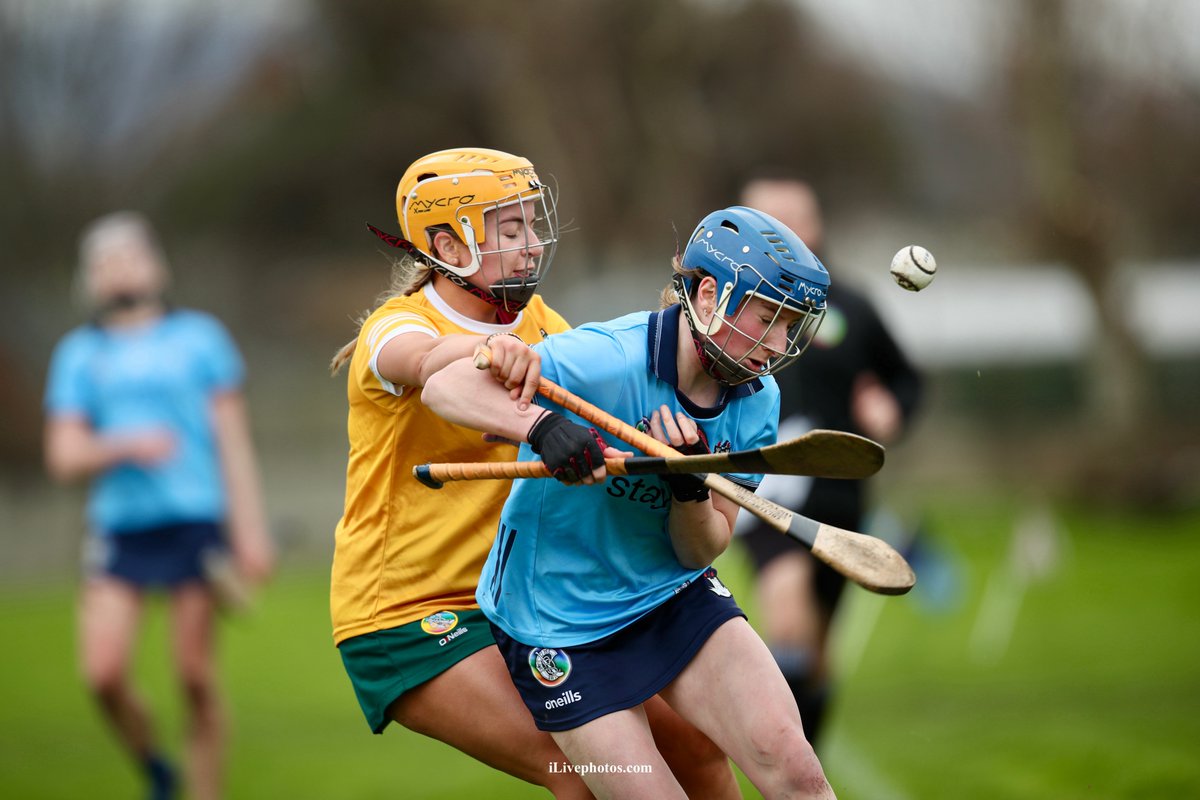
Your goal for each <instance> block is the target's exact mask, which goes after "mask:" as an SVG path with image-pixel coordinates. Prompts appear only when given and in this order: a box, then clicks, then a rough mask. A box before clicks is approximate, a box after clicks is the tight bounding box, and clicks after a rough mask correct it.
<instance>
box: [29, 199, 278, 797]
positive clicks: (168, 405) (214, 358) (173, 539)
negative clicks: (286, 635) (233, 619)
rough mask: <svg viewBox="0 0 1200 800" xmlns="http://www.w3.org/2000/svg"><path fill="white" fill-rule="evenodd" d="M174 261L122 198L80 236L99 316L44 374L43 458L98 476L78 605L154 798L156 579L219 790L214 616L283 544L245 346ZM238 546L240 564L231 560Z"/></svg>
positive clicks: (88, 294)
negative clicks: (119, 206)
mask: <svg viewBox="0 0 1200 800" xmlns="http://www.w3.org/2000/svg"><path fill="white" fill-rule="evenodd" d="M167 282H168V271H167V265H166V261H165V259H164V257H163V254H162V252H161V250H160V249H159V247H158V245H157V243H156V241H155V237H154V234H153V232H152V230H151V228H150V226H149V224H148V223H147V221H146V220H145V219H143V218H142V217H141V216H139V215H137V214H134V213H131V212H119V213H115V214H110V215H108V216H105V217H102V218H101V219H99V220H97V221H95V222H94V223H93V224H92V225H91V226H90V227H89V228H88V229H87V230H86V231H85V232H84V234H83V237H82V240H81V243H80V271H79V288H80V290H81V293H82V295H83V299H84V300H85V301H86V303H87V305H88V308H89V311H90V312H91V313H92V314H93V318H92V320H91V321H90V322H88V323H86V324H84V325H82V326H80V327H78V328H76V329H75V330H73V331H71V332H70V333H68V334H67V335H66V336H65V337H63V339H62V340H61V341H60V342H59V344H58V346H57V347H56V349H55V352H54V357H53V359H52V361H51V365H50V374H49V379H48V385H47V388H46V398H45V409H46V439H45V446H46V453H45V455H46V466H47V468H48V470H49V472H50V474H51V476H52V477H54V478H55V479H57V480H60V481H63V482H66V481H72V480H76V479H90V481H91V487H90V494H89V500H88V507H87V521H88V526H89V528H90V535H89V536H88V540H87V544H88V548H87V557H86V559H85V562H86V563H85V580H84V585H83V591H82V599H81V603H80V606H79V637H80V641H79V644H80V660H81V667H82V673H83V678H84V681H85V682H86V684H87V687H88V688H89V689H90V690H91V692H92V694H93V695H94V696H95V698H96V701H97V703H98V704H99V706H100V709H101V710H102V712H103V714H104V716H105V717H106V718H107V721H108V722H109V723H110V724H111V725H112V728H113V730H114V732H115V733H116V735H117V738H118V739H119V740H120V743H121V745H122V746H123V747H124V748H125V749H126V750H127V751H128V752H129V754H130V755H131V756H132V757H133V758H134V759H135V760H136V761H137V763H138V764H139V765H140V767H141V769H142V770H143V771H144V773H145V777H146V780H147V783H148V785H149V787H150V791H149V796H150V797H151V798H169V797H174V796H176V794H177V790H178V783H179V779H178V776H177V774H176V770H175V767H174V766H173V765H172V764H171V762H170V761H169V760H168V759H167V758H166V757H165V755H164V753H163V751H162V749H161V744H160V742H159V739H158V737H157V735H156V733H155V731H154V729H153V725H152V723H151V717H150V714H149V713H148V711H147V708H146V706H145V704H144V703H143V701H142V699H141V698H140V697H139V696H138V694H137V692H136V691H135V690H134V688H133V685H132V681H131V676H130V671H131V670H130V665H131V661H132V656H133V652H134V644H135V640H136V638H137V632H138V628H139V623H140V619H141V612H142V607H143V604H144V600H145V598H146V596H147V594H148V593H150V592H151V591H154V590H161V591H164V592H165V593H166V594H167V595H168V597H169V606H170V625H171V644H172V648H173V651H174V652H173V655H174V659H173V662H174V664H175V667H176V670H177V672H178V679H179V682H180V685H181V687H182V689H183V693H184V699H185V709H186V713H187V716H188V724H187V732H188V734H187V751H188V752H187V761H188V772H187V775H188V788H189V796H191V797H194V798H198V799H206V798H215V797H219V796H220V795H221V785H222V761H223V745H224V738H225V719H224V713H223V709H222V704H221V700H220V697H219V692H218V688H217V686H216V668H215V664H214V649H215V648H214V645H215V642H214V639H215V636H214V630H213V628H214V616H215V612H216V610H217V606H218V602H220V601H221V600H222V599H230V600H232V599H234V595H232V594H224V593H229V592H235V591H238V592H240V590H242V589H243V588H244V585H245V584H243V583H242V581H249V582H259V581H262V580H264V579H265V578H266V577H267V576H268V575H269V573H270V572H271V569H272V566H273V561H274V551H273V547H272V544H271V541H270V538H269V537H268V534H267V529H266V524H265V518H264V513H263V504H262V497H261V492H260V483H259V476H258V467H257V463H256V456H255V451H254V446H253V443H252V441H251V437H250V433H249V426H248V424H247V416H246V409H245V404H244V400H243V395H242V381H243V377H244V368H243V364H242V360H241V356H240V355H239V353H238V350H237V348H236V346H235V345H234V343H233V341H232V340H231V339H230V337H229V334H228V333H227V332H226V330H225V328H224V327H222V325H221V324H220V323H219V322H218V321H217V320H216V319H214V318H212V317H210V316H208V315H207V314H203V313H200V312H197V311H189V310H185V309H176V308H172V307H171V306H170V305H169V304H168V303H167V301H166V300H165V298H164V292H165V290H166V287H167ZM230 555H232V564H231V563H230V558H229V557H230Z"/></svg>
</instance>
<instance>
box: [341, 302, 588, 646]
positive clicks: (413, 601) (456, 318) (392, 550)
mask: <svg viewBox="0 0 1200 800" xmlns="http://www.w3.org/2000/svg"><path fill="white" fill-rule="evenodd" d="M569 327H570V326H569V325H567V323H566V321H565V320H564V319H563V318H562V317H561V316H559V315H558V314H557V313H556V312H555V311H553V310H552V309H550V308H549V307H548V306H547V305H546V304H545V303H544V302H543V301H542V298H541V297H539V296H534V298H533V299H532V300H531V301H530V302H529V305H527V306H526V307H525V309H524V310H523V311H522V312H521V313H520V315H519V316H518V317H517V319H516V320H515V321H514V322H512V323H510V324H508V325H497V324H489V323H485V322H479V321H477V320H473V319H470V318H469V317H465V316H463V315H462V314H459V313H458V312H457V311H455V310H454V309H453V308H451V307H450V306H449V305H448V304H447V303H446V301H445V300H444V299H442V298H441V297H440V296H439V295H438V294H437V292H436V291H435V290H434V288H433V284H432V283H427V284H425V286H424V287H423V288H422V289H421V290H420V291H417V292H414V293H413V294H412V295H409V296H407V297H396V298H392V299H391V300H388V301H387V302H386V303H384V304H383V305H382V306H380V307H379V308H378V309H376V310H375V311H374V312H373V313H372V314H371V315H370V316H369V317H368V318H367V320H366V321H365V322H364V323H363V326H362V329H361V330H360V331H359V334H358V343H357V345H356V347H355V350H354V357H353V358H352V359H351V361H350V374H349V379H348V381H347V396H348V399H349V402H350V412H349V418H348V421H347V432H348V434H349V439H350V457H349V463H348V465H347V468H346V501H345V508H344V511H343V514H342V518H341V520H340V521H339V522H338V525H337V531H336V534H335V545H334V554H333V574H332V578H331V584H330V612H331V615H332V618H333V638H334V642H335V643H339V642H341V641H343V640H344V639H348V638H350V637H351V636H359V635H361V634H364V633H370V632H372V631H378V630H386V629H388V628H395V627H398V626H400V625H404V624H406V623H408V622H412V621H414V620H418V619H423V618H424V617H427V616H429V615H431V614H434V613H436V612H438V611H443V610H451V611H453V610H460V609H469V608H477V607H478V605H477V604H476V602H475V587H476V585H477V584H478V582H479V572H480V570H481V569H482V567H483V562H484V561H485V560H486V559H487V554H488V550H489V549H491V546H492V539H493V538H494V537H495V535H496V527H497V525H498V523H499V520H500V509H501V507H502V506H503V505H504V500H505V498H506V497H507V496H508V489H509V484H508V483H507V482H505V481H450V482H447V483H446V485H445V487H444V488H442V489H439V490H436V491H435V490H433V489H430V488H428V487H426V486H424V485H423V484H421V483H420V482H418V481H417V479H416V478H414V477H413V475H412V468H413V467H414V466H415V465H418V464H425V463H429V462H453V461H513V460H515V459H516V457H517V451H516V448H515V447H513V446H512V445H508V444H489V443H487V442H484V441H483V439H482V438H481V437H482V434H481V433H480V432H479V431H475V430H471V429H469V428H463V427H460V426H458V425H454V424H453V423H450V422H447V421H445V420H443V419H442V418H441V417H439V416H437V415H436V414H434V413H433V412H432V411H430V410H429V409H428V408H426V407H425V405H424V404H423V403H422V402H421V392H420V390H419V389H417V388H414V387H408V386H396V385H394V384H392V383H390V382H389V381H387V380H385V379H384V378H382V377H381V376H380V375H379V373H378V372H377V366H376V361H377V359H378V358H379V352H380V351H381V350H382V349H383V346H384V345H385V344H387V342H389V341H390V340H391V339H392V338H394V337H396V336H399V335H402V334H406V333H414V332H420V333H426V334H428V335H429V336H444V335H447V334H455V333H467V334H484V335H486V334H490V333H506V332H512V333H515V334H517V335H518V336H520V337H521V338H522V339H523V340H524V341H525V342H526V343H528V344H534V343H536V342H539V341H541V340H542V339H544V338H545V337H546V336H548V335H550V334H553V333H558V332H560V331H564V330H567V329H568V328H569Z"/></svg>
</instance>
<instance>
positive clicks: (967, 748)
mask: <svg viewBox="0 0 1200 800" xmlns="http://www.w3.org/2000/svg"><path fill="white" fill-rule="evenodd" d="M1015 516H1016V512H1015V509H1014V507H1013V506H1012V505H1010V504H1007V503H999V502H984V503H978V502H970V501H968V500H965V499H964V500H956V501H947V502H944V503H940V504H939V505H937V506H936V507H935V508H933V509H932V510H931V512H930V515H929V517H928V522H927V528H928V537H927V539H928V542H929V543H930V547H929V549H930V550H931V551H932V552H935V553H937V554H939V556H940V558H939V562H940V563H941V565H942V569H941V570H940V571H939V572H937V573H934V572H932V571H928V570H923V568H922V566H921V562H917V564H918V573H919V575H920V576H921V578H922V582H921V583H919V584H918V588H917V589H916V590H914V592H913V593H912V594H911V595H909V596H907V597H904V598H878V597H875V596H872V595H869V594H867V593H865V592H862V591H860V590H857V589H852V590H850V593H849V594H848V596H847V602H846V603H845V605H844V608H843V613H842V615H841V617H840V618H839V620H838V621H837V629H836V640H835V652H836V656H837V663H838V665H839V675H840V678H839V683H838V694H837V695H836V703H835V706H834V708H833V711H832V717H831V720H830V728H829V730H828V736H827V738H826V739H825V741H824V742H822V760H823V762H824V763H825V766H826V769H827V771H828V773H829V776H830V779H831V781H832V782H833V784H834V786H835V788H836V789H837V790H838V796H839V797H840V798H842V800H888V798H893V800H901V799H902V798H959V797H963V798H965V797H970V798H973V800H975V799H979V800H986V799H987V798H1005V799H1006V800H1007V798H1022V799H1023V800H1026V799H1029V798H1047V800H1050V799H1051V798H1053V800H1059V799H1060V798H1105V799H1107V798H1159V797H1161V798H1180V797H1195V796H1200V759H1197V758H1196V755H1195V754H1196V752H1198V751H1200V637H1198V636H1197V635H1196V625H1195V622H1194V620H1195V614H1196V610H1197V609H1198V608H1200V582H1198V581H1197V580H1196V575H1197V572H1198V570H1197V566H1198V565H1200V537H1197V536H1196V535H1195V534H1196V532H1197V531H1200V518H1198V517H1197V515H1195V514H1193V515H1191V516H1189V517H1177V518H1154V517H1149V518H1147V517H1137V516H1127V517H1117V516H1111V515H1109V516H1095V515H1090V514H1087V513H1084V512H1078V511H1068V512H1060V513H1059V515H1058V521H1059V527H1060V530H1061V531H1062V534H1061V536H1060V539H1059V544H1060V547H1059V550H1060V558H1059V563H1058V566H1057V568H1056V569H1055V570H1054V571H1052V572H1051V573H1050V574H1047V575H1044V576H1042V577H1041V578H1040V579H1039V580H1034V581H1032V582H1030V583H1028V585H1027V586H1026V587H1025V588H1024V591H1023V592H1021V591H1020V590H1019V588H1017V587H1019V584H1018V583H1016V582H1015V581H1014V580H1013V579H1012V578H1011V577H1006V576H1009V575H1010V573H1009V572H1007V571H1006V570H1007V569H1008V566H1007V565H1008V563H1009V560H1008V552H1009V547H1010V539H1011V534H1012V530H1013V522H1014V518H1015ZM721 569H722V575H723V576H724V577H725V578H726V581H727V583H729V584H730V586H731V587H732V588H734V590H735V591H736V592H739V596H740V599H741V600H742V602H743V605H744V606H746V607H747V610H748V611H750V612H751V614H752V615H753V611H754V609H753V602H752V598H751V596H750V593H749V592H748V591H747V584H746V573H745V563H744V561H743V560H742V559H740V558H739V557H738V556H737V554H732V555H731V556H729V557H727V558H726V559H724V561H723V563H722V564H721ZM327 574H328V573H327V571H326V569H325V568H324V567H323V566H322V567H320V568H305V567H302V566H296V565H293V566H292V567H291V568H290V569H288V570H286V571H285V572H284V573H283V575H282V576H281V577H280V579H279V580H278V581H277V582H276V583H275V584H274V585H273V586H272V587H271V588H270V591H269V592H268V593H267V594H266V595H265V596H264V598H263V602H262V603H261V605H260V608H259V609H258V611H257V612H256V613H255V614H254V615H253V616H250V617H246V618H243V619H238V620H233V621H230V622H229V623H228V624H226V625H225V626H224V635H223V639H222V649H223V654H222V664H223V675H224V680H225V684H226V687H227V691H228V695H229V699H230V706H231V709H232V716H233V719H234V729H235V738H234V741H233V745H232V752H231V763H230V792H229V796H230V797H232V798H266V797H287V798H338V800H342V799H343V798H345V799H347V800H349V799H357V798H364V799H368V798H389V799H390V798H396V797H421V798H463V797H489V798H525V797H543V796H548V795H545V794H543V793H542V792H540V791H539V790H536V789H534V788H532V787H529V786H528V785H526V784H523V783H521V782H519V781H517V780H515V779H512V778H508V777H506V776H504V775H500V774H498V773H496V772H494V771H492V770H490V769H488V768H486V767H484V766H482V765H479V764H477V763H475V762H473V761H472V760H470V759H468V758H466V757H465V756H461V755H459V754H458V753H456V752H455V751H453V750H451V749H449V748H447V747H445V746H444V745H441V744H440V743H437V742H433V741H431V740H428V739H424V738H422V737H420V736H417V735H415V734H411V733H409V732H407V731H403V730H401V729H399V728H397V727H395V726H393V727H392V728H390V729H389V731H388V732H387V733H386V734H385V735H383V736H372V735H370V733H369V732H368V731H367V728H366V724H365V723H364V722H363V720H362V717H361V714H360V713H359V712H358V709H357V705H356V703H355V701H354V697H353V694H352V692H351V689H350V686H349V683H348V682H347V680H346V678H345V675H344V674H343V672H342V668H341V664H340V661H339V659H338V656H337V653H336V651H335V650H334V648H333V647H332V644H331V642H330V638H329V626H328V606H327ZM939 576H941V577H942V578H949V580H947V581H944V582H942V581H939V580H937V578H938V577H939ZM989 587H990V588H989ZM1003 587H1008V588H1007V589H1003ZM934 589H937V591H933V590H934ZM989 593H990V594H989ZM998 599H999V600H1000V601H1004V600H1006V601H1007V602H1008V603H1009V604H1010V605H1009V608H1010V609H1013V610H1015V615H1014V617H1013V618H1014V619H1015V625H1014V626H1013V628H1012V631H1011V636H1009V637H1006V636H1002V635H997V634H995V632H994V631H993V632H992V633H993V638H991V639H986V637H985V638H984V639H981V638H980V636H981V634H980V632H979V631H977V630H976V626H977V624H978V620H979V617H980V614H981V611H982V612H984V613H987V610H986V609H985V606H987V605H989V604H991V603H993V602H997V600H998ZM1001 604H1002V603H1001ZM73 615H74V587H73V586H71V585H70V583H69V582H68V581H67V580H66V579H63V580H62V581H61V582H58V583H52V584H40V585H39V584H27V583H26V584H20V585H13V584H12V583H11V582H10V584H9V585H7V586H6V587H5V588H3V589H0V637H2V640H3V641H4V642H5V645H6V646H5V657H4V658H3V659H0V687H2V688H0V693H2V694H0V794H2V795H3V796H4V797H20V798H68V797H71V798H73V797H87V798H89V799H90V800H103V799H104V798H127V797H134V796H138V794H139V793H140V785H139V783H138V780H137V776H136V775H135V774H134V773H133V771H132V770H131V769H130V768H129V767H128V766H127V765H126V763H125V762H124V760H123V759H122V758H121V757H120V755H119V753H118V752H117V749H116V746H115V745H114V744H113V742H112V740H111V739H110V737H109V736H108V735H107V732H106V731H105V730H104V728H103V726H102V723H101V721H100V719H99V717H98V715H97V714H96V713H95V712H94V711H93V710H92V708H91V706H90V705H89V703H88V701H87V698H86V697H85V695H84V694H83V692H82V689H81V687H80V684H79V682H78V680H77V678H76V669H75V665H74V643H73V636H74V617H73ZM981 641H984V642H987V643H988V644H987V645H986V646H984V645H981V644H980V642H981ZM138 674H139V677H140V679H141V681H142V684H143V685H144V687H145V689H146V694H147V696H148V698H149V699H150V700H151V702H152V703H153V705H154V707H155V709H156V711H157V713H158V719H159V726H160V730H161V731H162V733H163V735H164V737H165V738H166V740H167V742H168V744H169V745H170V746H171V747H172V748H173V749H174V750H175V751H178V746H179V742H180V732H179V731H180V726H181V715H180V708H179V704H178V700H177V698H176V695H175V692H174V688H173V686H172V684H171V676H170V673H169V670H168V667H167V658H166V645H165V639H164V630H163V614H162V609H161V607H156V608H154V609H153V610H152V613H151V614H150V615H149V618H148V627H147V632H146V635H145V637H144V639H143V643H142V647H141V649H140V651H139V661H138ZM747 796H748V797H754V796H756V795H755V794H754V792H753V790H752V789H750V788H749V787H748V791H747Z"/></svg>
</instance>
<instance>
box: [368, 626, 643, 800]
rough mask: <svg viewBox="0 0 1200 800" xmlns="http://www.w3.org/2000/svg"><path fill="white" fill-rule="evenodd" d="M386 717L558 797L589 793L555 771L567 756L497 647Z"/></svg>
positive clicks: (406, 698)
mask: <svg viewBox="0 0 1200 800" xmlns="http://www.w3.org/2000/svg"><path fill="white" fill-rule="evenodd" d="M387 715H388V717H389V718H390V719H392V720H394V721H395V722H398V723H399V724H401V725H403V726H404V727H406V728H408V729H410V730H413V731H416V732H417V733H421V734H424V735H426V736H430V737H432V738H434V739H438V740H440V741H443V742H445V743H446V744H448V745H450V746H451V747H454V748H456V749H458V750H461V751H462V752H464V753H466V754H467V755H469V756H471V757H472V758H475V759H476V760H478V761H482V762H483V763H485V764H487V765H489V766H492V767H495V768H496V769H499V770H502V771H504V772H507V773H508V774H510V775H515V776H516V777H518V778H521V779H522V780H525V781H529V782H530V783H534V784H538V785H541V786H545V787H546V788H547V789H549V790H550V791H551V792H553V793H554V796H555V797H558V798H572V797H589V796H590V794H589V792H588V790H587V787H586V785H585V784H584V783H583V781H582V779H580V778H579V777H578V776H577V775H575V774H573V773H571V772H562V771H556V770H561V768H562V765H563V763H564V761H565V760H566V759H565V757H564V756H563V754H562V751H560V750H559V748H558V747H557V746H556V745H555V744H554V741H553V740H552V739H551V738H550V735H549V734H547V733H545V732H543V731H539V730H538V729H537V728H536V727H535V726H534V724H533V717H531V716H530V714H529V709H527V708H526V707H525V704H524V703H523V702H522V701H521V698H520V696H519V695H518V694H517V690H516V689H515V688H514V687H513V685H512V680H511V679H510V678H509V674H508V668H507V667H506V666H505V664H504V659H503V658H501V656H500V653H499V651H498V650H497V649H496V646H495V645H491V646H489V647H485V648H483V649H482V650H479V651H477V652H475V653H473V654H472V655H470V656H467V657H466V658H464V659H463V660H461V661H459V662H458V663H456V664H455V665H454V666H452V667H450V668H449V669H447V670H446V671H445V672H442V673H441V674H439V675H437V676H436V677H434V678H432V679H430V680H428V681H426V682H424V683H422V684H421V685H419V686H417V687H415V688H414V689H411V690H409V691H407V692H405V693H404V694H403V695H401V696H400V698H399V699H398V700H396V701H395V702H394V703H392V704H391V705H390V706H389V707H388V709H387ZM552 764H553V765H555V766H554V767H551V765H552ZM664 769H665V768H664Z"/></svg>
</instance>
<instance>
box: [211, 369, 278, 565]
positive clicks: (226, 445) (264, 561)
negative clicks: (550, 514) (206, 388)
mask: <svg viewBox="0 0 1200 800" xmlns="http://www.w3.org/2000/svg"><path fill="white" fill-rule="evenodd" d="M212 418H213V431H214V433H215V435H216V440H217V450H218V453H219V455H220V460H221V474H222V477H223V479H224V482H225V492H226V496H227V497H228V498H229V511H228V524H229V539H230V545H231V547H232V550H233V555H234V559H235V560H236V562H237V566H238V569H239V571H240V572H241V573H242V574H243V575H245V576H246V577H247V578H249V579H251V580H252V581H255V582H261V581H264V580H266V579H267V578H268V577H270V574H271V571H272V570H273V569H274V566H275V546H274V544H273V543H272V541H271V537H270V534H269V533H268V530H267V515H266V510H265V508H264V504H263V494H262V482H261V480H260V477H259V470H258V458H257V454H256V452H255V448H254V440H253V438H252V437H251V435H250V423H249V419H248V415H247V413H246V403H245V398H244V396H243V394H242V392H241V391H239V390H229V391H223V392H218V393H217V394H215V395H214V396H213V399H212Z"/></svg>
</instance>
